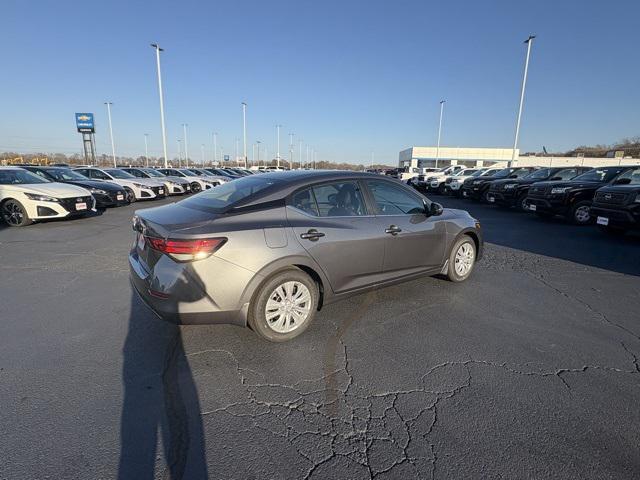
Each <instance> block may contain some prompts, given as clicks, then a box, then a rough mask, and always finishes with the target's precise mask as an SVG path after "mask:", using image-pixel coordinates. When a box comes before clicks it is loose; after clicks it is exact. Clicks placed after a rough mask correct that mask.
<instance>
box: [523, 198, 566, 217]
mask: <svg viewBox="0 0 640 480" xmlns="http://www.w3.org/2000/svg"><path fill="white" fill-rule="evenodd" d="M525 203H526V205H527V210H529V211H533V212H536V213H538V212H539V213H547V214H550V215H565V214H566V213H567V212H568V211H569V205H568V204H567V203H566V199H565V198H564V196H558V197H531V196H529V197H527V199H526V200H525ZM532 205H533V207H532Z"/></svg>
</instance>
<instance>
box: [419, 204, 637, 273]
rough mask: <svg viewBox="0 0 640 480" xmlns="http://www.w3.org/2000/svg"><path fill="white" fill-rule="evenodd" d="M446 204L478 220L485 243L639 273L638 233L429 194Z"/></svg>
mask: <svg viewBox="0 0 640 480" xmlns="http://www.w3.org/2000/svg"><path fill="white" fill-rule="evenodd" d="M430 198H432V199H433V200H434V201H437V202H440V203H442V204H443V205H444V206H445V207H448V208H459V209H462V210H467V211H468V212H469V213H470V214H471V215H473V216H474V217H475V218H477V219H478V220H480V223H481V224H482V230H483V233H484V239H485V241H486V242H488V243H493V244H495V245H501V246H504V247H509V248H513V249H516V250H523V251H527V252H530V253H535V254H538V255H544V256H547V257H554V258H559V259H562V260H567V261H570V262H574V263H579V264H582V265H589V266H592V267H596V268H602V269H604V270H610V271H613V272H618V273H624V274H627V275H640V255H638V251H639V249H640V236H638V235H637V234H627V235H625V236H613V235H611V234H608V233H605V232H601V231H600V229H599V228H597V227H596V226H595V225H590V226H582V227H581V226H576V225H571V224H569V223H567V222H565V221H564V220H563V219H562V218H560V217H558V218H554V219H542V218H538V217H537V216H535V215H533V214H529V213H524V212H520V211H517V210H516V209H508V208H502V207H498V206H494V205H485V204H481V203H478V202H475V201H470V200H462V199H456V198H451V197H446V196H437V195H435V196H430Z"/></svg>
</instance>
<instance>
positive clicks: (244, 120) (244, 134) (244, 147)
mask: <svg viewBox="0 0 640 480" xmlns="http://www.w3.org/2000/svg"><path fill="white" fill-rule="evenodd" d="M242 157H243V159H244V168H247V104H246V103H245V102H242Z"/></svg>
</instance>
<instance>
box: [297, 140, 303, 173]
mask: <svg viewBox="0 0 640 480" xmlns="http://www.w3.org/2000/svg"><path fill="white" fill-rule="evenodd" d="M298 142H299V147H300V148H299V149H298V161H299V162H300V169H301V170H302V139H300V140H299V141H298Z"/></svg>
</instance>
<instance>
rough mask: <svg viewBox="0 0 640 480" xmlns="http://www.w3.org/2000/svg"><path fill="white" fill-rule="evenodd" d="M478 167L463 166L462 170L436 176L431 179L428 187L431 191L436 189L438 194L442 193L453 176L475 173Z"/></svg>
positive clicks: (467, 175)
mask: <svg viewBox="0 0 640 480" xmlns="http://www.w3.org/2000/svg"><path fill="white" fill-rule="evenodd" d="M478 170H479V169H478V168H463V169H462V170H458V171H457V172H454V173H452V174H451V175H442V176H439V177H437V178H434V179H432V180H431V183H430V184H429V189H430V190H431V191H436V192H438V193H439V194H440V195H444V194H445V193H447V185H448V184H450V183H451V182H452V181H453V179H454V178H457V177H460V176H465V177H467V178H468V177H469V176H471V175H473V174H474V173H476V172H477V171H478Z"/></svg>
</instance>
